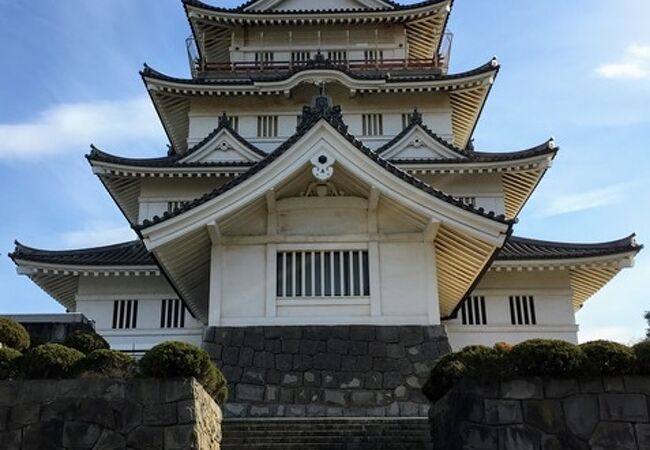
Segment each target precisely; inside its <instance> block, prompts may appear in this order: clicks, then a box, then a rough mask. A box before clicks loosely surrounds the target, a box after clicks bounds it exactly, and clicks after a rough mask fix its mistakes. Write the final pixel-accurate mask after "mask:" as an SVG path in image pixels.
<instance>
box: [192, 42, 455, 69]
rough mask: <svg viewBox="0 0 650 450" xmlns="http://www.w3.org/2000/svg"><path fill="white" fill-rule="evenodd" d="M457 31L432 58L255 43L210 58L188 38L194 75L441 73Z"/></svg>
mask: <svg viewBox="0 0 650 450" xmlns="http://www.w3.org/2000/svg"><path fill="white" fill-rule="evenodd" d="M452 40H453V35H452V34H451V33H446V34H445V35H444V37H443V39H442V43H441V46H440V50H439V52H437V53H436V54H434V56H433V57H432V58H418V57H413V56H410V55H409V54H408V51H407V50H398V51H395V49H390V48H382V47H380V46H360V45H357V46H349V47H337V48H327V49H321V48H313V47H312V48H296V47H283V48H274V47H254V48H249V49H240V48H239V47H238V48H236V50H235V51H231V52H230V61H209V60H206V58H202V57H200V56H199V55H198V53H197V51H196V43H195V41H194V39H193V38H188V39H187V41H186V44H187V54H188V60H189V65H190V70H191V73H192V77H193V78H212V79H219V78H228V79H237V78H242V79H248V78H251V77H252V78H259V79H265V78H272V77H274V76H282V75H284V74H287V73H289V72H291V71H295V70H301V69H305V68H314V69H328V68H334V69H338V70H344V71H346V72H351V73H356V74H368V75H370V74H373V73H374V74H378V73H388V72H391V73H396V72H404V71H408V72H409V73H414V74H417V73H427V74H430V73H439V74H443V75H444V74H446V73H447V70H448V68H449V57H450V53H451V43H452Z"/></svg>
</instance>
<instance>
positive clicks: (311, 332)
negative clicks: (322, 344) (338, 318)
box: [302, 325, 332, 341]
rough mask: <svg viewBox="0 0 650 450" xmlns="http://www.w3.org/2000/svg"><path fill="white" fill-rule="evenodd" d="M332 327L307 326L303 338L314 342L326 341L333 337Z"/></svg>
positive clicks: (303, 331)
mask: <svg viewBox="0 0 650 450" xmlns="http://www.w3.org/2000/svg"><path fill="white" fill-rule="evenodd" d="M331 329H332V327H326V326H314V325H312V326H307V327H304V328H303V330H302V336H303V338H304V339H312V340H314V341H326V340H327V339H329V338H330V336H331V335H332V333H331Z"/></svg>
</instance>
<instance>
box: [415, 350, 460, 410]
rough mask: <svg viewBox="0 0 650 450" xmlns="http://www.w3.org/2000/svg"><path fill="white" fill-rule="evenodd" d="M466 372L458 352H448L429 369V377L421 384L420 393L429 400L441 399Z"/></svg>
mask: <svg viewBox="0 0 650 450" xmlns="http://www.w3.org/2000/svg"><path fill="white" fill-rule="evenodd" d="M465 373H466V367H465V364H464V363H463V362H462V361H461V360H460V358H459V354H458V353H449V354H447V355H445V356H443V357H442V358H440V359H438V361H437V362H436V365H435V366H433V369H431V373H430V374H429V379H428V380H427V381H426V383H424V386H422V393H423V394H424V395H425V396H426V397H427V398H428V399H429V400H430V401H431V402H436V401H438V400H439V399H441V398H442V397H443V396H444V395H445V394H446V393H447V391H449V390H450V389H451V388H452V387H453V385H454V384H455V383H456V382H457V381H458V380H460V379H461V378H463V377H464V376H465Z"/></svg>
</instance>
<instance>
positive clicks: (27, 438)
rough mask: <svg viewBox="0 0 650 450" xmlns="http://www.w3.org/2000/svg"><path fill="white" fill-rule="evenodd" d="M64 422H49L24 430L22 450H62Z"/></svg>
mask: <svg viewBox="0 0 650 450" xmlns="http://www.w3.org/2000/svg"><path fill="white" fill-rule="evenodd" d="M62 439H63V420H58V419H54V420H48V421H46V422H39V423H35V424H33V425H27V426H26V427H25V428H23V442H22V444H23V446H22V450H60V449H61V447H62V445H63V444H62Z"/></svg>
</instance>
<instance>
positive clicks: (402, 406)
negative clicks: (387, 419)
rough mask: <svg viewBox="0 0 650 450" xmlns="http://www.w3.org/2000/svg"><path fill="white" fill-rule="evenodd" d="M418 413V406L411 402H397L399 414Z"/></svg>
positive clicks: (409, 414) (406, 415) (412, 415)
mask: <svg viewBox="0 0 650 450" xmlns="http://www.w3.org/2000/svg"><path fill="white" fill-rule="evenodd" d="M419 414H420V407H419V405H418V404H417V403H413V402H399V415H400V416H401V417H417V416H418V415H419Z"/></svg>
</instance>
